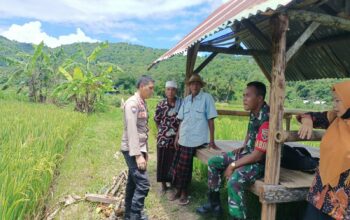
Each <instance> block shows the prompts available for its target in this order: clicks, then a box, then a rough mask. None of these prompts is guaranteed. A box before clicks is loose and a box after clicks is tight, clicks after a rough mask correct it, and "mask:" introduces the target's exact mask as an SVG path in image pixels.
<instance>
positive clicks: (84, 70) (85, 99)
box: [53, 43, 121, 113]
mask: <svg viewBox="0 0 350 220" xmlns="http://www.w3.org/2000/svg"><path fill="white" fill-rule="evenodd" d="M106 47H108V44H107V43H102V44H100V45H99V46H97V47H96V48H95V49H94V50H93V51H92V52H91V54H90V55H88V56H86V55H85V52H84V50H83V49H82V48H81V49H80V51H79V54H80V56H82V60H83V62H82V63H81V62H76V61H75V60H76V59H74V58H70V59H67V60H66V62H65V63H64V64H63V65H62V66H60V67H59V72H60V73H61V74H62V75H63V76H64V77H65V79H66V81H65V82H63V83H62V84H61V85H59V86H57V88H56V89H55V90H54V92H53V95H54V96H55V97H61V98H63V99H66V100H73V101H74V102H75V110H76V111H79V112H84V113H91V112H93V111H94V110H95V106H96V104H97V103H98V102H99V101H100V100H101V99H102V96H103V95H104V94H105V93H106V92H111V91H113V90H114V89H113V81H112V79H111V75H110V74H111V72H112V71H113V65H112V64H110V65H108V66H107V65H105V64H106V63H104V65H99V63H98V62H97V61H96V60H97V57H98V55H99V54H100V53H101V51H102V50H103V49H104V48H106ZM74 57H75V58H76V54H75V55H74ZM119 70H120V69H119ZM120 71H121V70H120Z"/></svg>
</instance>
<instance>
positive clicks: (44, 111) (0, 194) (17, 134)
mask: <svg viewBox="0 0 350 220" xmlns="http://www.w3.org/2000/svg"><path fill="white" fill-rule="evenodd" d="M85 120H86V117H85V116H84V115H81V114H78V113H75V112H71V111H67V110H61V109H57V108H56V107H54V106H50V105H37V104H29V103H21V102H17V101H1V100H0V125H1V126H0V155H1V156H0V167H1V168H0V219H24V218H28V219H30V218H35V216H36V215H37V213H38V212H39V211H40V208H41V207H42V204H43V199H44V198H45V195H46V194H47V192H48V190H49V187H50V185H51V182H52V179H53V177H54V173H55V170H56V168H57V164H58V163H59V162H60V161H62V159H63V154H64V153H65V150H66V149H67V146H69V143H70V142H71V141H72V140H73V139H74V138H76V136H77V134H78V133H79V130H80V129H82V128H83V124H84V121H85Z"/></svg>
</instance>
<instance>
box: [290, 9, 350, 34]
mask: <svg viewBox="0 0 350 220" xmlns="http://www.w3.org/2000/svg"><path fill="white" fill-rule="evenodd" d="M287 13H288V16H289V17H290V19H295V20H299V21H303V22H318V23H320V24H321V25H324V26H327V27H332V28H338V29H342V30H346V31H350V20H349V19H345V18H340V17H336V16H332V15H327V14H322V13H316V12H311V11H304V10H298V11H296V10H289V11H287Z"/></svg>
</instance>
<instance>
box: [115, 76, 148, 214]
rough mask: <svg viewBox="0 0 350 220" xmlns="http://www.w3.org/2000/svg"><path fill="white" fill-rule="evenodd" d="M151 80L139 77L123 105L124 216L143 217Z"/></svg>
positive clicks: (146, 188)
mask: <svg viewBox="0 0 350 220" xmlns="http://www.w3.org/2000/svg"><path fill="white" fill-rule="evenodd" d="M153 90H154V80H153V79H152V78H150V77H149V76H142V77H141V78H140V79H139V80H138V82H137V92H136V93H135V95H133V96H131V97H130V98H129V99H128V100H126V102H125V105H124V133H123V137H122V144H121V151H122V152H123V155H124V158H125V161H126V164H127V166H128V169H129V175H128V182H127V185H126V195H125V219H132V220H139V219H147V217H146V216H145V215H144V214H143V213H142V211H143V208H144V201H145V198H146V196H147V194H148V191H149V187H150V183H149V180H148V175H147V172H146V167H147V151H148V143H147V141H148V112H147V105H146V101H145V100H146V99H148V98H150V97H151V96H152V95H153Z"/></svg>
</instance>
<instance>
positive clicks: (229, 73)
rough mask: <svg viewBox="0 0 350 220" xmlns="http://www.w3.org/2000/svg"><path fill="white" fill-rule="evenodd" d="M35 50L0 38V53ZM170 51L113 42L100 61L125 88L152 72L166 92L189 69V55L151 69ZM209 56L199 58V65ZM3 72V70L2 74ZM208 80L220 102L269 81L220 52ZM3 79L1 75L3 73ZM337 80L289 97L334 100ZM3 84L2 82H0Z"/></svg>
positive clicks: (295, 85)
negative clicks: (116, 71)
mask: <svg viewBox="0 0 350 220" xmlns="http://www.w3.org/2000/svg"><path fill="white" fill-rule="evenodd" d="M96 45H97V43H75V44H71V45H64V46H62V47H60V48H55V49H51V48H45V50H48V51H57V50H60V49H61V48H62V49H63V51H64V53H65V54H66V56H70V55H72V54H75V53H76V52H77V51H78V50H80V48H83V49H84V51H85V52H86V54H89V53H90V52H91V51H92V50H93V49H94V48H95V47H96ZM20 52H24V53H32V52H33V46H32V45H31V44H25V43H19V42H15V41H10V40H7V39H6V38H4V37H0V56H5V57H16V56H17V54H18V53H20ZM165 52H166V50H162V49H153V48H149V47H144V46H139V45H133V44H128V43H110V44H109V47H108V48H107V49H105V50H104V51H103V52H102V54H101V56H100V57H99V61H100V62H109V63H113V64H116V65H118V66H120V67H121V68H122V69H123V73H122V74H121V75H119V76H118V80H117V81H116V85H118V86H119V87H120V88H122V89H121V90H123V91H126V92H131V91H132V90H133V89H134V87H133V84H134V83H135V80H136V79H137V77H138V76H140V75H142V74H149V75H151V76H152V77H153V78H154V79H155V80H156V82H157V84H156V93H157V95H161V94H162V90H163V85H164V83H165V81H166V80H170V79H175V80H177V81H178V82H179V83H180V87H181V91H183V90H182V88H183V86H184V85H183V79H184V75H185V68H186V57H185V56H182V55H178V56H175V57H173V58H172V59H169V60H166V61H164V62H161V63H160V64H158V65H157V66H155V67H154V68H152V69H151V70H150V71H147V67H148V66H149V65H150V64H151V63H152V61H154V60H156V59H157V58H158V57H159V56H161V55H162V54H163V53H165ZM204 59H205V56H203V57H198V59H197V65H198V64H200V63H201V62H202V61H203V60H204ZM6 70H7V67H6V66H5V63H4V62H1V61H0V71H6ZM0 74H1V73H0ZM201 75H202V76H203V78H204V80H205V81H206V82H207V83H208V85H207V88H206V89H207V90H209V92H210V93H212V94H213V96H214V97H215V99H216V100H218V101H235V100H240V99H241V94H242V90H243V89H244V87H245V84H246V83H247V82H249V81H253V80H260V81H263V82H265V83H267V81H266V79H265V77H264V76H263V74H262V73H261V71H260V69H259V67H258V66H257V65H256V64H255V62H254V60H253V59H252V58H251V57H247V56H232V55H218V56H217V57H216V58H215V59H214V60H213V61H212V62H211V63H210V64H209V65H208V66H207V67H206V68H205V69H204V70H203V71H202V73H201ZM0 78H1V75H0ZM334 81H335V80H317V81H314V82H313V83H312V84H310V83H307V82H289V83H288V87H287V94H286V95H287V100H289V101H290V102H293V103H294V104H295V103H296V102H299V103H301V102H302V101H301V100H303V99H307V100H311V101H314V100H325V101H327V102H329V101H330V100H331V93H330V90H329V88H330V85H331V84H332V83H333V82H334ZM0 83H1V81H0Z"/></svg>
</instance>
